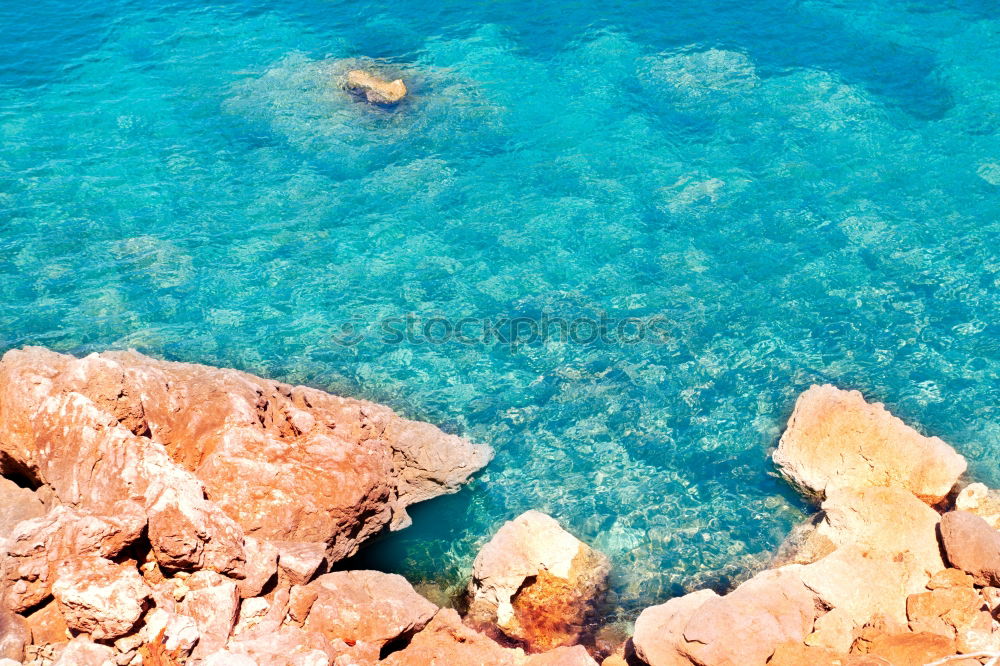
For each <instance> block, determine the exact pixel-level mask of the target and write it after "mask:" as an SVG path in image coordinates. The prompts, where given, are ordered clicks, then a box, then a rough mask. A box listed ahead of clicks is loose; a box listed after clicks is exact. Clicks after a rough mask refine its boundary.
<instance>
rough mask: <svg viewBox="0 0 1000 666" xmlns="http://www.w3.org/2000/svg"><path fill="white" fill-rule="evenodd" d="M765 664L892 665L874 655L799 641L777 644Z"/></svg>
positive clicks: (814, 665) (819, 665) (810, 665)
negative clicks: (852, 652) (842, 650)
mask: <svg viewBox="0 0 1000 666" xmlns="http://www.w3.org/2000/svg"><path fill="white" fill-rule="evenodd" d="M767 664H768V666H893V664H891V663H890V662H889V661H887V660H885V659H883V658H881V657H876V656H874V655H867V654H866V655H857V654H847V653H844V652H836V651H834V650H828V649H826V648H821V647H810V646H808V645H802V644H799V643H785V644H783V645H779V646H778V648H777V649H776V650H775V651H774V656H772V657H771V660H770V661H769V662H767Z"/></svg>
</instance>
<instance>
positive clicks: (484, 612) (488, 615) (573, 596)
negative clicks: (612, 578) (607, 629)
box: [469, 511, 610, 651]
mask: <svg viewBox="0 0 1000 666" xmlns="http://www.w3.org/2000/svg"><path fill="white" fill-rule="evenodd" d="M609 570H610V564H609V562H608V559H607V557H605V556H604V555H603V554H601V553H599V552H597V551H596V550H594V549H592V548H590V547H589V546H587V545H586V544H584V543H583V542H581V541H579V540H578V539H577V538H576V537H574V536H573V535H571V534H570V533H569V532H566V531H565V530H563V529H562V528H561V527H560V526H559V523H557V522H556V521H555V520H554V519H552V518H551V517H549V516H547V515H545V514H544V513H540V512H538V511H528V512H526V513H523V514H521V515H520V516H518V517H517V518H515V519H514V520H512V521H510V522H507V523H505V524H504V525H503V526H502V527H501V528H500V530H499V531H498V532H497V533H496V535H495V536H494V537H493V538H492V539H491V540H490V541H489V543H487V544H486V545H485V546H484V547H483V549H482V550H481V551H480V552H479V554H478V555H477V556H476V560H475V562H474V563H473V572H472V582H471V583H470V585H469V599H470V602H469V618H470V619H471V620H472V622H473V623H475V624H476V625H477V626H480V627H496V628H497V629H499V631H501V632H502V633H503V634H504V635H505V636H507V637H508V638H511V639H514V640H517V641H521V642H523V643H524V644H525V645H526V646H527V647H528V648H529V649H531V650H535V651H545V650H548V649H551V648H554V647H558V646H561V645H572V644H575V643H576V642H578V641H579V640H580V638H581V637H582V636H583V635H584V634H585V633H586V632H587V630H588V626H589V624H590V620H591V617H592V614H593V612H594V609H595V606H596V604H598V603H599V602H600V600H601V599H602V598H603V595H604V592H605V589H606V585H607V576H608V572H609Z"/></svg>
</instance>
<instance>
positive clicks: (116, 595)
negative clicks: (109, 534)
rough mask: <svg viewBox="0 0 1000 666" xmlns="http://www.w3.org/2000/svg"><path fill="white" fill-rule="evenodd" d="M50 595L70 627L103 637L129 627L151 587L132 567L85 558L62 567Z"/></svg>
mask: <svg viewBox="0 0 1000 666" xmlns="http://www.w3.org/2000/svg"><path fill="white" fill-rule="evenodd" d="M52 594H53V596H54V597H55V599H56V602H58V604H59V610H60V612H61V613H62V615H63V617H64V618H65V619H66V624H67V625H68V626H69V627H70V629H73V630H75V631H79V632H84V633H87V634H90V636H91V638H93V639H96V640H105V639H112V638H118V637H119V636H123V635H125V634H126V633H128V632H129V631H131V630H132V627H134V626H135V624H136V622H138V621H139V618H140V617H141V616H142V613H143V611H144V610H145V602H146V600H147V599H148V598H149V596H150V590H149V587H148V586H147V585H146V583H145V582H144V581H143V579H142V576H140V575H139V572H138V570H136V568H135V567H134V566H130V565H128V564H115V563H114V562H112V561H110V560H106V559H104V558H101V557H84V558H79V559H75V560H70V561H69V562H67V563H66V565H65V566H64V567H63V568H61V570H60V573H59V578H58V579H57V580H56V582H55V583H54V584H53V585H52Z"/></svg>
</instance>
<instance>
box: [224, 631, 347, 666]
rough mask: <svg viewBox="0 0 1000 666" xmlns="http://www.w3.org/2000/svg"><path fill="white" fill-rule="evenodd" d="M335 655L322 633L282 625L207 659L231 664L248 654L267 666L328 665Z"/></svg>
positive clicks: (255, 661)
mask: <svg viewBox="0 0 1000 666" xmlns="http://www.w3.org/2000/svg"><path fill="white" fill-rule="evenodd" d="M336 656H337V651H336V650H335V649H334V647H333V646H332V645H331V644H330V642H329V641H328V640H327V639H326V638H325V637H324V636H323V635H322V634H319V633H316V632H308V631H303V630H301V629H298V628H295V627H282V628H281V629H280V630H278V631H276V632H274V633H271V634H269V635H267V636H263V637H258V638H251V639H246V640H233V641H230V642H229V645H228V646H226V649H225V650H223V651H221V652H217V653H215V654H214V655H212V656H211V657H209V658H208V659H207V660H206V661H207V662H208V663H209V664H211V663H213V662H216V663H219V664H224V665H226V666H228V665H229V664H232V663H234V662H237V663H238V659H239V658H240V657H246V658H249V659H251V660H252V663H254V664H266V665H267V666H327V664H329V663H330V662H331V661H333V659H334V658H336Z"/></svg>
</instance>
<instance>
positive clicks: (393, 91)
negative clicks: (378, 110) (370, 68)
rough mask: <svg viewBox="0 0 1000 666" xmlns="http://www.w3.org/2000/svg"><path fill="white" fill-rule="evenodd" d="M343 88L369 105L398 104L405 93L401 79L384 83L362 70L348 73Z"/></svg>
mask: <svg viewBox="0 0 1000 666" xmlns="http://www.w3.org/2000/svg"><path fill="white" fill-rule="evenodd" d="M344 87H345V88H347V90H349V91H351V92H353V93H355V94H357V95H359V96H361V97H364V98H365V99H366V100H368V102H369V103H370V104H398V103H399V102H400V101H401V100H402V99H403V98H404V97H406V92H407V91H406V84H405V83H403V79H396V80H394V81H386V80H385V79H382V78H380V77H378V76H375V75H374V74H371V73H369V72H366V71H364V70H362V69H352V70H351V71H349V72H348V73H347V78H346V79H345V81H344Z"/></svg>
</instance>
